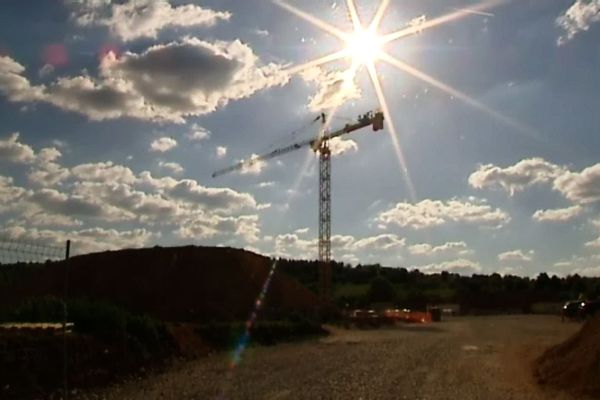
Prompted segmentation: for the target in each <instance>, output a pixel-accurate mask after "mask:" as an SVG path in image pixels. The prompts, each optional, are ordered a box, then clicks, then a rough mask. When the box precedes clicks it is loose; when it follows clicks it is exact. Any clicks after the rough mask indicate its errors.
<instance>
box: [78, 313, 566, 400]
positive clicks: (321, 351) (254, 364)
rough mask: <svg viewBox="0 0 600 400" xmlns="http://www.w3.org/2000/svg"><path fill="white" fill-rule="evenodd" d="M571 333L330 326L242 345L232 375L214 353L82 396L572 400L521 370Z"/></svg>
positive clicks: (532, 325)
mask: <svg viewBox="0 0 600 400" xmlns="http://www.w3.org/2000/svg"><path fill="white" fill-rule="evenodd" d="M577 329H578V325H577V324H573V323H561V322H560V318H558V317H546V316H502V317H474V318H453V319H449V320H447V321H444V322H442V323H438V324H431V325H401V326H398V327H394V328H386V329H380V330H342V329H336V328H331V330H332V335H330V336H329V337H327V338H323V339H320V340H313V341H307V342H302V343H293V344H284V345H278V346H274V347H257V348H251V349H249V350H248V351H247V352H246V353H245V354H244V356H243V360H242V362H241V364H240V365H239V366H238V367H237V368H235V369H233V370H230V369H229V368H228V364H229V358H228V355H226V354H221V355H215V356H211V357H208V358H204V359H200V360H197V361H192V362H186V363H181V364H179V365H175V366H173V368H171V369H170V370H169V371H168V372H166V373H163V374H160V375H155V376H150V377H146V378H143V379H140V380H137V381H130V382H126V383H123V384H120V385H117V386H114V387H111V388H109V389H107V390H106V391H104V392H102V393H95V394H91V393H89V394H86V395H83V396H82V397H81V398H88V399H90V398H96V399H102V398H106V399H119V400H120V399H132V400H133V399H135V400H138V399H139V400H142V399H144V400H145V399H173V400H175V399H177V400H180V399H271V400H275V399H461V400H470V399H482V400H483V399H499V400H500V399H502V400H507V399H532V400H537V399H560V400H563V399H564V400H572V397H570V396H569V395H567V394H565V393H557V392H548V391H542V390H541V389H540V388H538V387H537V386H536V385H535V383H534V382H533V379H532V377H531V376H532V375H531V366H530V363H531V361H532V360H533V359H534V358H535V357H537V356H538V355H539V354H541V352H542V351H543V350H544V349H545V348H546V347H547V346H549V345H551V344H555V343H558V342H560V341H562V340H564V339H565V338H566V337H567V336H568V335H570V334H572V333H573V332H575V331H576V330H577Z"/></svg>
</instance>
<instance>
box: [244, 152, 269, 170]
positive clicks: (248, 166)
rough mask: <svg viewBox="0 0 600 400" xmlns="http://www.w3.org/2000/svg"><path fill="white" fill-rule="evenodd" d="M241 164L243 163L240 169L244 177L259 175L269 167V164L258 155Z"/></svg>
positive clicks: (253, 155)
mask: <svg viewBox="0 0 600 400" xmlns="http://www.w3.org/2000/svg"><path fill="white" fill-rule="evenodd" d="M240 162H241V163H242V168H241V169H240V174H242V175H258V174H260V173H261V172H262V171H263V169H265V168H266V167H267V163H266V162H265V161H262V160H260V159H259V156H258V154H252V155H251V156H250V158H249V159H248V160H242V161H240Z"/></svg>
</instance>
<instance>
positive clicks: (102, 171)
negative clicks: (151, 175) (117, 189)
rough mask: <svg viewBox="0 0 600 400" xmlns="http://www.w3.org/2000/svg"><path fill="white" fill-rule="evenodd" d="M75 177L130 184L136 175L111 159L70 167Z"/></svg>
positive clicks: (93, 180)
mask: <svg viewBox="0 0 600 400" xmlns="http://www.w3.org/2000/svg"><path fill="white" fill-rule="evenodd" d="M71 173H72V174H73V176H74V177H76V178H77V179H80V180H82V181H87V182H100V183H107V184H108V183H127V184H132V183H134V182H135V181H136V177H135V175H134V173H133V171H131V169H129V168H128V167H125V166H122V165H115V164H113V163H112V162H111V161H107V162H99V163H89V164H80V165H77V166H75V167H73V168H71Z"/></svg>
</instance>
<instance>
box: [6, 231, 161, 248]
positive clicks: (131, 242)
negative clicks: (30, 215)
mask: <svg viewBox="0 0 600 400" xmlns="http://www.w3.org/2000/svg"><path fill="white" fill-rule="evenodd" d="M0 233H1V234H3V235H4V236H6V237H8V238H10V239H13V240H26V241H28V242H34V243H40V244H45V245H51V246H61V247H62V246H64V245H65V243H66V241H67V240H71V249H72V254H75V255H76V254H84V253H90V252H97V251H103V250H115V249H123V248H136V247H143V246H145V245H148V244H149V242H150V240H152V239H154V238H157V237H158V236H159V235H158V234H155V233H152V232H149V231H147V230H145V229H134V230H130V231H117V230H115V229H102V228H89V229H82V230H78V231H77V230H69V231H61V230H47V229H42V230H40V229H37V228H23V227H20V226H12V227H8V228H3V229H0Z"/></svg>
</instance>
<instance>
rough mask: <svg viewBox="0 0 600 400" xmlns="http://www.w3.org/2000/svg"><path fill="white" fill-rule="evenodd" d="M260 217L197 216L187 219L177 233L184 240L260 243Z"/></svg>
mask: <svg viewBox="0 0 600 400" xmlns="http://www.w3.org/2000/svg"><path fill="white" fill-rule="evenodd" d="M258 225H259V224H258V216H256V215H242V216H237V217H222V216H218V215H212V216H208V215H197V216H195V217H194V218H189V219H186V220H185V221H184V222H183V223H182V224H181V226H180V228H179V229H178V230H177V231H176V232H175V233H176V234H177V235H178V236H179V237H180V238H183V239H208V238H214V237H218V236H220V237H221V238H231V237H236V238H238V239H243V240H245V241H246V242H247V243H255V242H257V241H258V234H259V233H260V228H259V226H258Z"/></svg>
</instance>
